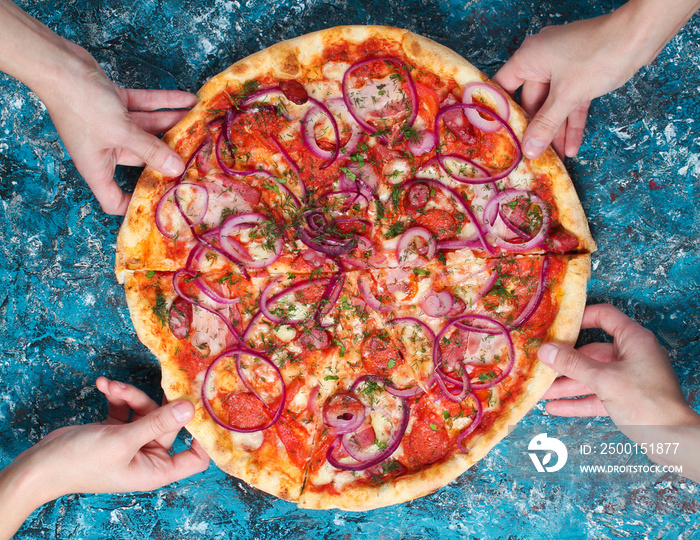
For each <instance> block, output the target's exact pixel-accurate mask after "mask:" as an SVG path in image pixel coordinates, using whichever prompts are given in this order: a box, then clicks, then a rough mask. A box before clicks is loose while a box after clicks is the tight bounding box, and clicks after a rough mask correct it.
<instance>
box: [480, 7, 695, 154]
mask: <svg viewBox="0 0 700 540" xmlns="http://www.w3.org/2000/svg"><path fill="white" fill-rule="evenodd" d="M698 8H700V0H673V1H672V2H668V1H667V0H629V1H628V2H627V3H626V4H624V5H622V6H621V7H619V8H618V9H617V10H616V11H614V12H612V13H610V14H607V15H603V16H600V17H595V18H593V19H587V20H582V21H576V22H572V23H569V24H565V25H562V26H548V27H546V28H543V29H542V30H541V31H540V32H539V33H538V34H536V35H533V36H530V37H528V38H527V39H525V41H524V42H523V44H522V45H521V46H520V48H519V49H518V50H517V51H516V52H515V54H513V56H512V57H511V58H510V60H508V61H507V62H506V63H505V64H504V65H503V67H501V69H500V70H499V71H498V73H496V75H495V76H494V80H495V81H496V82H497V83H499V84H500V85H501V86H503V88H505V89H506V90H507V91H508V92H510V93H511V94H512V93H513V92H515V91H516V90H517V89H518V88H519V87H521V86H522V92H521V98H520V101H521V104H522V106H523V108H524V109H525V110H526V111H527V112H528V114H530V116H532V117H533V118H532V122H531V123H530V125H529V126H528V128H527V129H526V130H525V134H524V136H523V152H524V153H525V156H526V157H528V158H530V159H535V158H537V157H539V156H540V155H541V154H542V153H543V152H544V151H545V149H546V148H547V146H549V144H550V143H552V144H553V146H554V149H555V150H556V151H557V153H558V154H559V155H561V156H563V155H567V156H569V157H573V156H575V155H576V153H577V152H578V149H579V147H580V145H581V141H582V139H583V129H584V127H585V123H586V118H587V116H588V107H589V105H590V102H591V100H592V99H594V98H597V97H599V96H602V95H604V94H606V93H608V92H611V91H613V90H615V89H616V88H618V87H620V86H622V85H623V84H624V83H626V82H627V81H628V80H629V79H631V78H632V76H633V75H634V74H635V73H636V72H637V71H638V70H639V69H640V68H641V67H642V66H644V65H645V64H647V63H649V62H651V61H652V60H653V59H654V58H656V56H657V55H658V54H659V52H661V49H663V47H664V46H665V45H666V43H668V42H669V41H670V40H671V39H672V38H673V36H675V35H676V34H677V33H678V31H679V30H680V29H681V28H682V27H683V26H684V25H685V23H686V22H688V20H689V19H690V17H692V15H693V13H695V11H696V10H697V9H698Z"/></svg>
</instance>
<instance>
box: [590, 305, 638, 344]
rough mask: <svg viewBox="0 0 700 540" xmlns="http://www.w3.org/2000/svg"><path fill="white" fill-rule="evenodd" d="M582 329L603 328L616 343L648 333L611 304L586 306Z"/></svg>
mask: <svg viewBox="0 0 700 540" xmlns="http://www.w3.org/2000/svg"><path fill="white" fill-rule="evenodd" d="M581 328H601V329H602V330H605V332H607V333H608V334H609V335H611V336H612V337H613V339H614V340H615V341H618V340H620V339H623V338H625V337H627V338H629V337H630V335H631V334H646V333H647V332H648V331H647V330H646V329H645V328H644V327H643V326H642V325H640V324H637V323H636V322H634V321H633V320H632V319H630V318H629V317H628V316H627V315H625V314H624V313H622V312H621V311H620V310H619V309H617V308H616V307H615V306H612V305H610V304H594V305H590V306H586V309H585V310H584V312H583V319H582V321H581Z"/></svg>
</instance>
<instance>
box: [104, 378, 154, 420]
mask: <svg viewBox="0 0 700 540" xmlns="http://www.w3.org/2000/svg"><path fill="white" fill-rule="evenodd" d="M102 379H104V381H106V383H102V382H101V381H100V384H99V385H98V389H100V391H101V392H102V393H103V394H104V395H105V397H106V398H107V401H109V409H108V414H109V416H111V417H113V418H116V419H117V420H120V421H122V422H128V421H129V415H130V413H131V411H132V410H133V411H134V418H133V420H138V419H139V418H141V417H143V416H146V415H147V414H149V413H150V412H152V411H155V410H156V409H157V408H158V404H157V403H156V402H155V401H153V400H152V399H151V398H150V397H148V394H146V393H145V392H142V391H141V390H139V389H138V388H136V387H135V386H132V385H130V384H124V383H122V382H119V381H110V380H109V379H105V378H104V377H102ZM98 381H99V379H98ZM100 386H102V387H104V389H103V388H100ZM113 413H114V414H113Z"/></svg>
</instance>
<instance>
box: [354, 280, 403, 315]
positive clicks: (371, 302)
mask: <svg viewBox="0 0 700 540" xmlns="http://www.w3.org/2000/svg"><path fill="white" fill-rule="evenodd" d="M368 279H369V278H368V277H367V274H362V275H360V277H358V278H357V287H358V289H360V296H362V299H363V300H364V301H365V302H366V303H367V305H368V306H369V307H371V308H372V309H374V310H376V311H391V310H392V309H394V306H393V305H391V304H389V305H385V304H384V303H383V302H381V301H380V300H378V299H377V297H376V296H374V293H373V292H372V289H370V286H369V283H367V280H368Z"/></svg>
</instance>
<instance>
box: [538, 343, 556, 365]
mask: <svg viewBox="0 0 700 540" xmlns="http://www.w3.org/2000/svg"><path fill="white" fill-rule="evenodd" d="M558 350H559V348H558V347H557V346H556V345H554V344H553V343H545V344H544V345H542V346H541V347H540V349H539V350H538V351H537V357H538V358H539V359H540V362H542V363H543V364H547V365H548V366H552V365H554V360H556V358H557V351H558Z"/></svg>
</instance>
